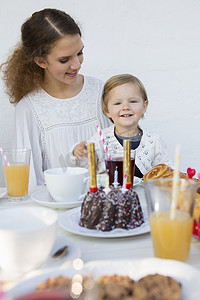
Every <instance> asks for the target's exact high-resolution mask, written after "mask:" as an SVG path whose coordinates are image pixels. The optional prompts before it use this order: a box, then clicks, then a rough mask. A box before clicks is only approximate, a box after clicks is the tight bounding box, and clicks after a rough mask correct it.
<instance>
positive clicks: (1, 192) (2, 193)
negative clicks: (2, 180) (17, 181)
mask: <svg viewBox="0 0 200 300" xmlns="http://www.w3.org/2000/svg"><path fill="white" fill-rule="evenodd" d="M6 194H7V189H6V188H4V187H1V188H0V198H2V197H3V196H5V195H6Z"/></svg>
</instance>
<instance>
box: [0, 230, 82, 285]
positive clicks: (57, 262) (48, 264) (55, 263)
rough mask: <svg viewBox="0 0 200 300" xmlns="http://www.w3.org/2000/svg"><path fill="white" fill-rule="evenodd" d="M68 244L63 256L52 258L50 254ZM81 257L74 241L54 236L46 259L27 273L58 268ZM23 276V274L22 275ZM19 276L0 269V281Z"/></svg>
mask: <svg viewBox="0 0 200 300" xmlns="http://www.w3.org/2000/svg"><path fill="white" fill-rule="evenodd" d="M65 245H66V246H68V252H67V254H66V255H65V256H63V257H61V258H60V259H52V255H53V254H54V253H55V252H56V251H57V250H58V249H60V248H62V247H63V246H65ZM80 257H81V250H80V248H79V247H78V246H77V245H75V244H74V243H72V242H70V241H69V240H68V239H67V238H66V237H63V236H56V240H55V243H54V245H53V248H52V251H51V253H50V254H49V257H48V258H47V260H46V261H45V262H44V263H43V264H42V265H41V266H40V267H38V268H36V269H34V270H32V271H30V272H29V274H33V275H34V274H37V273H38V272H44V271H47V270H48V269H52V268H58V267H60V266H62V265H65V263H68V262H69V261H71V260H73V259H75V258H80ZM22 276H23V275H22ZM18 277H19V274H5V273H3V272H2V271H0V281H5V280H6V281H7V280H15V279H17V278H18Z"/></svg>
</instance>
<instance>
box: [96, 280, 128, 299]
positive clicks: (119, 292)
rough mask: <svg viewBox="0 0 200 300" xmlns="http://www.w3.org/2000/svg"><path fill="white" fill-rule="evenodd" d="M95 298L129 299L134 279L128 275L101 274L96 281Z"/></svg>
mask: <svg viewBox="0 0 200 300" xmlns="http://www.w3.org/2000/svg"><path fill="white" fill-rule="evenodd" d="M96 284H97V285H96V287H97V297H96V299H97V300H106V299H107V300H122V299H123V300H131V299H134V298H133V285H134V281H133V280H132V279H130V278H129V277H128V276H119V275H110V276H102V277H100V278H98V279H97V281H96Z"/></svg>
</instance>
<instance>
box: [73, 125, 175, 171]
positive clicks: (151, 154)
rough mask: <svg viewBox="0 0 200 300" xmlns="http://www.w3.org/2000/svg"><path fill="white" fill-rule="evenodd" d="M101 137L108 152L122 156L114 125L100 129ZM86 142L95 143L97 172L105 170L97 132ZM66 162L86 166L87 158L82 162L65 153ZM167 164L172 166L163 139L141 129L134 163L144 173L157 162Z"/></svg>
mask: <svg viewBox="0 0 200 300" xmlns="http://www.w3.org/2000/svg"><path fill="white" fill-rule="evenodd" d="M102 135H103V138H104V139H105V142H106V146H107V148H108V152H109V153H110V154H111V155H112V154H114V155H115V156H119V157H121V156H122V157H123V147H122V145H121V144H120V143H119V141H118V140H117V139H116V137H115V135H114V125H111V126H110V127H108V128H105V129H104V130H102ZM88 143H95V154H96V168H97V172H98V173H102V172H104V171H105V163H104V161H105V157H106V153H105V150H104V147H103V143H102V141H101V139H100V136H99V134H98V133H96V134H95V135H94V136H93V137H92V138H90V139H89V140H88ZM67 160H68V163H71V166H73V165H74V166H82V167H87V165H88V160H87V159H85V160H84V163H83V162H80V161H79V160H78V159H77V158H76V157H75V156H73V155H72V153H68V155H67ZM161 163H164V164H167V165H170V166H172V167H173V165H172V162H171V160H170V159H169V157H168V154H167V148H166V145H165V143H164V141H163V139H162V138H161V137H160V136H159V135H158V134H156V133H153V132H151V131H150V130H143V135H142V139H141V142H140V144H139V146H138V148H137V149H136V157H135V164H136V165H137V167H138V168H139V169H140V171H141V173H142V174H143V175H144V174H145V173H146V172H147V171H149V170H150V169H151V168H152V167H154V166H156V165H158V164H161Z"/></svg>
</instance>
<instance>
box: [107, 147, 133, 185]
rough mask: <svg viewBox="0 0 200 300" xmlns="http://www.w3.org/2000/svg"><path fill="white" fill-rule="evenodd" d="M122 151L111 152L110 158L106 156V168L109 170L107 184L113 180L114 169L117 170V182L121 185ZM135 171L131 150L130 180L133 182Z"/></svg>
mask: <svg viewBox="0 0 200 300" xmlns="http://www.w3.org/2000/svg"><path fill="white" fill-rule="evenodd" d="M123 155H124V154H123V152H122V154H121V155H119V154H113V153H111V159H109V158H106V160H105V164H106V170H109V185H111V184H113V182H114V181H115V170H117V172H118V183H119V184H120V185H121V186H122V185H123V160H124V157H123ZM134 173H135V150H131V182H132V184H133V179H134Z"/></svg>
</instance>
